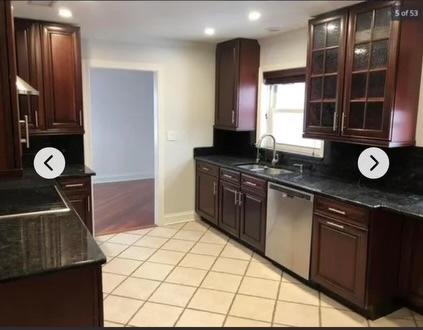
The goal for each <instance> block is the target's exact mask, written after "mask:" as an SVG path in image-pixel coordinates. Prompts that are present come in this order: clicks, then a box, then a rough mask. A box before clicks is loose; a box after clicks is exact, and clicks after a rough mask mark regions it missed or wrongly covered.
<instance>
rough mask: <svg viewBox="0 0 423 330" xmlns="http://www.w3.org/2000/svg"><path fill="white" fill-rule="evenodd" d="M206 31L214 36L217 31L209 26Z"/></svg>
mask: <svg viewBox="0 0 423 330" xmlns="http://www.w3.org/2000/svg"><path fill="white" fill-rule="evenodd" d="M204 33H205V34H207V35H208V36H212V35H214V33H215V31H214V29H213V28H211V27H208V28H205V29H204Z"/></svg>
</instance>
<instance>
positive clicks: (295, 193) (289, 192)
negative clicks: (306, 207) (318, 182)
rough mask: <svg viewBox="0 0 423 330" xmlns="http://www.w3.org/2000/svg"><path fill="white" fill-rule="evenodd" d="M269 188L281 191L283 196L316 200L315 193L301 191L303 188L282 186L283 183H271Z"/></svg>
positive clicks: (310, 200)
mask: <svg viewBox="0 0 423 330" xmlns="http://www.w3.org/2000/svg"><path fill="white" fill-rule="evenodd" d="M268 189H269V191H270V190H277V191H279V192H281V193H282V197H284V198H299V199H305V200H307V201H309V202H313V200H314V195H313V194H309V193H306V192H304V191H301V190H297V189H293V188H289V187H285V186H281V185H278V184H274V183H269V186H268Z"/></svg>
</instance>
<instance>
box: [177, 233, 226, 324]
mask: <svg viewBox="0 0 423 330" xmlns="http://www.w3.org/2000/svg"><path fill="white" fill-rule="evenodd" d="M209 231H210V227H209V229H207V231H205V232H204V233H203V235H201V237H200V238H199V239H198V242H199V241H200V240H201V238H203V237H204V236H205V235H206V233H207V232H209ZM225 236H226V235H225ZM228 242H229V240H226V242H225V244H224V245H223V248H222V250H221V251H220V252H219V254H218V255H217V256H216V257H215V259H214V261H213V263H212V264H211V265H210V268H209V269H208V270H207V272H206V274H205V275H204V277H203V279H202V280H201V281H200V283H199V284H198V286H197V287H196V289H195V290H194V292H193V294H192V295H191V298H190V299H188V301H187V303H186V304H185V307H184V308H183V310H182V312H181V314H179V316H178V317H177V319H176V320H175V322H174V323H173V326H176V325H177V324H178V322H179V320H180V319H181V317H182V315H183V314H184V313H185V311H186V309H187V308H188V306H189V304H190V303H191V301H192V299H193V298H194V296H195V295H196V293H197V291H198V290H199V289H200V288H201V285H202V284H203V282H204V280H205V279H206V278H207V276H208V275H209V273H210V270H211V269H212V268H213V266H214V264H215V263H216V261H217V259H218V258H219V256H220V255H221V254H222V252H223V250H225V248H226V246H227V244H228ZM191 250H192V249H191ZM191 250H190V251H191ZM187 254H188V252H187ZM203 312H204V311H203Z"/></svg>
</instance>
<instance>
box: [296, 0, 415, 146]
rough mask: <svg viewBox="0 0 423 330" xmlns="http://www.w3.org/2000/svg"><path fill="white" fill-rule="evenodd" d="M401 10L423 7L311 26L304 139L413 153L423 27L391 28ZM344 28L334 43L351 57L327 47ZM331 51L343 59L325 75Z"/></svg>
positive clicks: (371, 8)
mask: <svg viewBox="0 0 423 330" xmlns="http://www.w3.org/2000/svg"><path fill="white" fill-rule="evenodd" d="M396 5H401V6H403V7H402V8H419V7H421V4H420V6H419V3H418V1H415V0H405V1H374V2H365V3H360V4H357V5H355V6H352V7H348V8H345V9H343V10H341V11H337V12H334V13H333V15H332V17H330V16H331V14H325V16H323V17H322V18H317V19H315V20H312V21H310V37H309V48H308V80H307V102H306V115H305V125H304V137H308V138H320V139H327V140H334V141H341V142H350V143H358V144H365V145H375V146H381V147H399V146H409V145H414V143H415V132H416V119H417V112H418V100H419V91H420V79H421V68H422V53H423V43H422V42H419V41H420V40H422V39H423V21H422V20H418V19H402V20H401V21H400V20H392V16H391V13H392V10H393V8H394V6H396ZM347 17H348V20H347ZM338 21H339V22H340V23H339V25H340V26H342V22H345V24H346V25H345V26H346V28H345V29H344V28H340V29H339V33H340V34H339V35H337V34H336V35H337V36H336V38H335V37H334V38H329V39H330V40H332V39H333V40H336V39H337V38H338V40H344V44H345V40H346V46H345V52H343V51H342V47H341V46H340V47H336V46H334V45H333V44H334V43H335V41H333V42H331V43H330V44H329V45H328V36H330V33H329V30H332V31H336V29H335V28H333V26H336V24H335V25H334V22H338ZM346 22H348V24H347V23H346ZM316 45H317V46H316ZM319 47H321V48H324V49H323V50H321V49H320V48H319ZM332 47H333V48H332ZM332 49H338V51H339V53H338V55H339V56H338V57H337V67H336V69H337V70H338V71H337V73H336V74H335V72H333V73H332V74H328V73H327V72H328V71H327V69H326V68H327V65H328V61H327V55H328V53H327V52H328V50H332ZM341 54H342V55H341ZM344 54H345V55H344ZM333 58H335V57H333ZM322 63H323V64H322ZM329 63H332V62H331V61H329ZM333 70H335V66H334V67H333ZM330 71H331V70H329V72H330ZM335 76H336V77H337V79H336V78H335ZM328 78H329V80H328ZM341 79H343V81H341ZM328 83H329V84H328ZM342 90H343V92H342ZM341 96H342V99H341Z"/></svg>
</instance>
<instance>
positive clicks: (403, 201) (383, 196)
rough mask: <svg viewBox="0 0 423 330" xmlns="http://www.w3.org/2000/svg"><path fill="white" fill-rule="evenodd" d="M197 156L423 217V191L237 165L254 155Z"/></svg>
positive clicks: (269, 178)
mask: <svg viewBox="0 0 423 330" xmlns="http://www.w3.org/2000/svg"><path fill="white" fill-rule="evenodd" d="M195 159H196V160H201V161H205V162H209V163H212V164H215V165H218V166H224V167H227V168H231V169H234V170H237V171H239V172H243V173H247V174H249V175H253V176H256V177H259V178H263V179H266V180H269V181H272V182H275V183H280V184H284V185H287V186H290V187H293V188H299V189H302V190H305V191H308V192H312V193H315V194H320V195H325V196H329V197H334V198H337V199H340V200H343V201H347V202H352V203H356V204H360V205H363V206H366V207H369V208H384V209H388V210H391V211H394V212H398V213H401V214H404V215H410V216H414V217H418V218H421V219H423V195H416V194H409V193H405V192H394V191H382V190H379V189H375V188H370V187H366V186H363V185H360V184H359V183H357V182H349V181H343V180H340V179H332V178H328V177H320V176H314V175H308V174H300V173H298V172H294V173H288V174H281V175H269V174H264V173H260V172H253V171H250V170H246V169H241V168H239V167H237V165H241V164H248V163H254V162H255V160H254V159H250V158H241V157H232V156H224V155H210V156H198V157H195Z"/></svg>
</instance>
